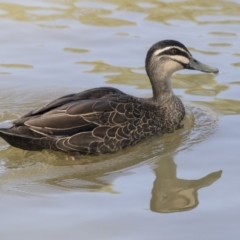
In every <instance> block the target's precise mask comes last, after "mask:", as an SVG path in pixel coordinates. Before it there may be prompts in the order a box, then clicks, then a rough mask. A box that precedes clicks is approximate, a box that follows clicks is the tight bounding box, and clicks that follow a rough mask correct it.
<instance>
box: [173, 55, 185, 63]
mask: <svg viewBox="0 0 240 240" xmlns="http://www.w3.org/2000/svg"><path fill="white" fill-rule="evenodd" d="M169 57H170V58H171V59H173V60H176V61H178V62H181V63H184V64H189V59H188V58H186V57H184V56H180V55H176V56H169Z"/></svg>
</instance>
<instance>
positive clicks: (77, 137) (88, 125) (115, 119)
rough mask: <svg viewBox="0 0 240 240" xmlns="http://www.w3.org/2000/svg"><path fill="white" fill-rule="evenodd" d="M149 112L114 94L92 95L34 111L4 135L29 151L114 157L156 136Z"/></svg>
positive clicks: (112, 91) (87, 93)
mask: <svg viewBox="0 0 240 240" xmlns="http://www.w3.org/2000/svg"><path fill="white" fill-rule="evenodd" d="M148 109H149V106H146V103H144V104H143V102H142V101H141V100H140V99H138V98H135V97H133V96H129V95H126V94H125V93H123V92H121V91H119V90H117V89H115V88H96V89H90V90H88V91H84V92H81V93H78V94H70V95H66V96H64V97H61V98H58V99H56V100H54V101H52V102H50V103H49V104H47V105H45V106H43V107H41V108H38V109H36V110H33V111H31V112H29V113H27V114H25V115H24V116H23V117H21V118H20V119H18V120H16V121H15V122H14V126H13V127H12V128H10V129H7V130H0V134H1V136H2V137H3V138H4V139H5V140H6V141H8V142H9V143H10V144H11V145H13V146H17V147H21V148H24V149H28V150H41V149H44V148H48V149H54V150H61V151H66V152H80V153H85V154H89V153H106V152H115V151H116V150H118V149H121V148H124V147H126V146H129V145H133V144H135V143H136V142H138V141H140V140H141V139H142V138H145V137H147V136H149V135H152V134H153V132H154V131H155V128H151V125H152V126H153V125H154V124H151V121H153V120H154V116H152V114H151V111H149V110H148Z"/></svg>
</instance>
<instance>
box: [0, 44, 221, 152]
mask: <svg viewBox="0 0 240 240" xmlns="http://www.w3.org/2000/svg"><path fill="white" fill-rule="evenodd" d="M145 69H146V73H147V76H148V78H149V80H150V83H151V86H152V92H153V95H152V97H150V98H140V97H135V96H132V95H129V94H126V93H124V92H122V91H120V90H118V89H116V88H113V87H99V88H93V89H89V90H86V91H83V92H80V93H73V94H68V95H66V96H63V97H60V98H58V99H56V100H53V101H52V102H50V103H48V104H46V105H45V106H42V107H40V108H37V109H34V110H32V111H30V112H28V113H27V114H25V115H23V116H22V117H20V118H19V119H17V120H14V121H12V122H11V125H10V126H8V127H7V128H6V127H2V128H1V127H0V137H2V138H3V139H4V140H5V141H6V142H7V143H9V144H10V145H12V146H13V147H16V148H20V149H24V150H29V151H41V150H44V149H49V150H55V151H62V152H66V153H78V154H104V153H113V152H116V151H118V150H120V149H124V148H126V147H129V146H133V145H135V144H137V143H139V142H140V141H142V140H143V139H146V138H149V137H151V136H153V135H155V134H158V135H159V136H162V135H163V134H167V133H173V132H174V131H176V130H178V129H180V128H182V127H183V125H182V123H181V122H182V120H183V118H184V116H185V108H184V105H183V103H182V101H181V100H180V99H179V98H178V97H177V96H176V95H175V94H174V92H173V89H172V85H171V76H172V74H173V73H174V72H176V71H179V70H182V69H190V70H198V71H201V72H205V73H214V74H217V73H218V72H219V70H218V69H217V68H215V67H211V66H209V65H206V64H204V63H201V62H199V61H197V60H196V59H194V58H193V57H192V55H191V53H190V52H189V50H188V49H187V48H186V47H185V46H184V45H183V44H182V43H180V42H178V41H176V40H163V41H159V42H157V43H155V44H154V45H152V46H151V47H150V49H149V50H148V52H147V55H146V59H145Z"/></svg>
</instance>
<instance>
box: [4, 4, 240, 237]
mask: <svg viewBox="0 0 240 240" xmlns="http://www.w3.org/2000/svg"><path fill="white" fill-rule="evenodd" d="M239 29H240V1H239V0H236V1H223V0H213V1H205V0H201V1H193V0H189V1H187V0H186V1H157V0H148V1H144V0H142V1H138V0H131V1H120V0H101V1H78V0H69V1H66V0H33V1H26V0H18V1H17V0H11V1H1V2H0V31H1V34H0V42H1V45H0V53H1V55H0V81H1V87H0V89H1V95H0V121H1V122H2V121H6V120H9V119H15V118H17V117H19V116H21V115H22V114H24V113H26V112H28V111H29V110H31V109H33V108H36V107H39V106H41V105H43V104H45V103H47V102H48V101H51V100H53V99H54V98H57V97H59V96H62V95H66V94H68V93H72V92H78V91H82V90H85V89H88V88H91V87H97V86H103V85H105V86H112V87H117V88H120V89H121V90H122V91H125V92H127V93H129V94H133V95H137V96H141V97H148V96H150V95H151V88H150V83H149V80H148V79H147V77H146V75H145V70H144V59H145V55H146V52H147V50H148V48H149V47H150V46H151V45H152V44H153V43H155V42H157V41H159V40H162V39H169V38H171V39H175V40H178V41H181V42H182V43H184V44H185V45H186V46H187V47H188V48H189V50H190V51H191V53H192V54H193V56H194V57H195V58H196V59H198V60H199V61H201V62H204V63H207V64H209V65H212V66H216V67H218V68H219V69H220V73H219V74H218V75H217V76H216V75H211V74H203V73H199V72H193V71H181V72H179V73H177V74H175V75H174V76H173V79H172V85H173V87H174V92H175V93H176V94H177V95H178V96H179V97H180V98H181V99H182V100H183V102H184V104H185V105H186V106H187V116H186V118H185V120H184V128H183V129H181V130H179V131H177V132H175V133H173V134H168V135H165V136H163V137H161V138H159V137H158V136H154V137H152V138H150V139H148V140H146V141H143V142H141V143H140V144H138V145H136V146H134V147H131V148H128V149H125V150H123V151H120V152H118V153H116V154H109V155H102V156H78V157H76V159H73V158H72V157H69V156H68V155H66V154H63V153H55V152H51V151H43V152H28V151H23V150H19V149H15V148H13V147H9V145H8V144H7V143H5V142H4V141H3V140H2V139H0V199H1V201H0V212H1V215H0V219H1V223H2V224H1V225H0V234H1V237H2V238H3V239H79V238H82V239H104V240H105V239H111V240H112V239H143V240H145V239H150V240H155V239H159V238H163V239H191V240H192V239H238V237H239V236H240V231H239V228H238V222H239V220H240V210H239V209H240V204H239V202H240V201H239V200H240V192H239V191H238V189H239V187H238V185H239V184H238V183H239V181H240V177H239V155H240V150H239V144H240V141H239V136H240V130H239V127H238V126H239V121H240V117H239V114H240V94H239V92H240V79H239V67H240V44H239Z"/></svg>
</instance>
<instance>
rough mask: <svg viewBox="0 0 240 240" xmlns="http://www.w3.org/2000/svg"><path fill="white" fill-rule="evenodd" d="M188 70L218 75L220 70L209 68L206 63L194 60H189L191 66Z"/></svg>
mask: <svg viewBox="0 0 240 240" xmlns="http://www.w3.org/2000/svg"><path fill="white" fill-rule="evenodd" d="M186 68H187V69H193V70H199V71H201V72H206V73H215V74H217V73H218V72H219V70H218V69H217V68H215V67H211V66H208V65H206V64H204V63H201V62H199V61H197V60H196V59H194V58H191V59H190V60H189V64H188V65H187V66H186Z"/></svg>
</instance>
